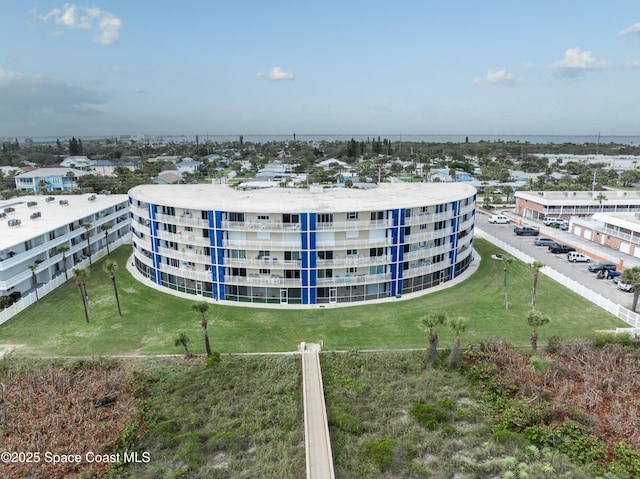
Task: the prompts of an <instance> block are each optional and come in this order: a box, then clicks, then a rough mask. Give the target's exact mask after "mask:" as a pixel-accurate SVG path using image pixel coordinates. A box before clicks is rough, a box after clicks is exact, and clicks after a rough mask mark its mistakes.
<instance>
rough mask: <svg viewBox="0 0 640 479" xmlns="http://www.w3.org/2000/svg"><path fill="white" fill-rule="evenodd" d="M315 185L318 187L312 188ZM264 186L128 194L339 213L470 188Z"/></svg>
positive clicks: (188, 203) (455, 194) (204, 204)
mask: <svg viewBox="0 0 640 479" xmlns="http://www.w3.org/2000/svg"><path fill="white" fill-rule="evenodd" d="M318 189H320V188H319V187H318ZM314 190H315V188H311V189H306V188H305V189H303V188H280V187H273V188H265V189H256V190H251V191H243V190H238V189H235V188H232V187H230V186H228V185H224V184H223V185H204V184H198V185H140V186H136V187H134V188H132V189H131V190H129V195H130V196H131V197H132V198H134V199H136V200H140V201H144V202H146V203H151V204H160V205H170V206H174V207H178V208H188V209H200V210H208V209H211V208H215V209H218V210H222V211H242V212H255V213H261V212H272V213H287V212H291V211H294V212H306V211H308V212H313V211H321V212H341V211H351V210H353V211H376V210H385V209H392V208H403V207H405V208H410V207H414V206H423V205H425V206H426V205H432V204H440V203H447V202H450V201H456V200H460V199H463V198H468V197H470V196H473V195H474V194H475V193H476V189H475V188H474V187H473V186H471V185H469V184H465V183H403V182H400V183H382V184H380V185H378V187H377V188H372V189H370V190H362V189H358V188H324V189H323V190H322V191H321V192H317V193H316V192H314Z"/></svg>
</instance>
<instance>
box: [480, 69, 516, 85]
mask: <svg viewBox="0 0 640 479" xmlns="http://www.w3.org/2000/svg"><path fill="white" fill-rule="evenodd" d="M473 82H474V83H483V82H487V83H491V84H493V85H515V84H516V83H517V82H518V80H517V79H516V78H514V76H513V75H512V74H511V73H509V72H508V71H507V70H506V69H505V68H503V69H501V70H489V71H488V72H487V75H486V76H484V77H476V78H474V80H473Z"/></svg>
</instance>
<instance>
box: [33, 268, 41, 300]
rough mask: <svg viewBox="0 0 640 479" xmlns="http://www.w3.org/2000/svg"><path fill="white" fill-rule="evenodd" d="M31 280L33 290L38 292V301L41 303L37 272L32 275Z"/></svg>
mask: <svg viewBox="0 0 640 479" xmlns="http://www.w3.org/2000/svg"><path fill="white" fill-rule="evenodd" d="M31 282H32V283H33V290H34V291H35V293H36V303H39V302H40V298H38V280H37V279H36V275H35V274H34V275H33V276H32V277H31Z"/></svg>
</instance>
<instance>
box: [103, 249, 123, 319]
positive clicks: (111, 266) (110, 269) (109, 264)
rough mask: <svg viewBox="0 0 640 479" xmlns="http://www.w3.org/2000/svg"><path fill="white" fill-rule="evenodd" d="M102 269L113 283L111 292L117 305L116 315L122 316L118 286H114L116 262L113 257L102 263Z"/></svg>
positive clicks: (116, 269)
mask: <svg viewBox="0 0 640 479" xmlns="http://www.w3.org/2000/svg"><path fill="white" fill-rule="evenodd" d="M102 269H103V270H104V272H105V273H107V274H108V275H109V278H110V279H111V282H112V283H113V293H114V294H115V296H116V304H117V305H118V316H122V311H121V310H120V298H119V297H118V287H117V286H116V271H118V263H117V262H116V261H115V260H113V259H107V260H105V262H104V264H103V265H102Z"/></svg>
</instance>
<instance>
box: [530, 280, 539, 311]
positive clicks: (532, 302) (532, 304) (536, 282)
mask: <svg viewBox="0 0 640 479" xmlns="http://www.w3.org/2000/svg"><path fill="white" fill-rule="evenodd" d="M537 286H538V275H535V276H534V277H533V296H531V309H533V310H534V311H535V310H536V288H537Z"/></svg>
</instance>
